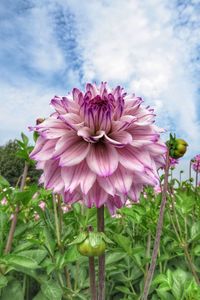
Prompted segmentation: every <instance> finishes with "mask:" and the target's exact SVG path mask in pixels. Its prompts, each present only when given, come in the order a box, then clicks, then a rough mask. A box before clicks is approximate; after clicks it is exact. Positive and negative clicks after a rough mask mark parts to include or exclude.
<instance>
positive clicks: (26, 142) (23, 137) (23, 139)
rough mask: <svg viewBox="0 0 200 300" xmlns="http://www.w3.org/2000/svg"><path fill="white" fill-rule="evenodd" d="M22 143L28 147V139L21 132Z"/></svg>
mask: <svg viewBox="0 0 200 300" xmlns="http://www.w3.org/2000/svg"><path fill="white" fill-rule="evenodd" d="M21 137H22V141H23V142H24V144H25V145H28V137H27V136H26V135H25V134H24V133H23V132H22V133H21Z"/></svg>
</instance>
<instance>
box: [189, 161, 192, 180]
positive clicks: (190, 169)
mask: <svg viewBox="0 0 200 300" xmlns="http://www.w3.org/2000/svg"><path fill="white" fill-rule="evenodd" d="M190 178H192V160H190V166H189V179H190Z"/></svg>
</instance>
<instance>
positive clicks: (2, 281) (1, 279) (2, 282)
mask: <svg viewBox="0 0 200 300" xmlns="http://www.w3.org/2000/svg"><path fill="white" fill-rule="evenodd" d="M7 284H8V279H7V278H6V276H3V275H2V274H0V289H2V288H4V287H5V286H6V285H7Z"/></svg>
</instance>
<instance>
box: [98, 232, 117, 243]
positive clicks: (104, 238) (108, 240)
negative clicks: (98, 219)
mask: <svg viewBox="0 0 200 300" xmlns="http://www.w3.org/2000/svg"><path fill="white" fill-rule="evenodd" d="M100 234H101V236H102V238H103V240H104V241H105V242H106V243H108V244H114V242H113V241H111V240H110V239H109V238H108V237H107V236H106V235H105V233H104V232H101V233H100Z"/></svg>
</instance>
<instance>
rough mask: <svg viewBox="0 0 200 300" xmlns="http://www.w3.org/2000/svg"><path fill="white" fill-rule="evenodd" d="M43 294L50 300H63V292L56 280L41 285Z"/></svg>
mask: <svg viewBox="0 0 200 300" xmlns="http://www.w3.org/2000/svg"><path fill="white" fill-rule="evenodd" d="M41 290H42V294H43V295H45V296H46V298H47V299H49V300H61V299H62V295H63V291H62V289H61V287H60V286H59V284H58V283H57V282H55V281H54V280H48V281H46V282H44V283H42V285H41Z"/></svg>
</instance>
